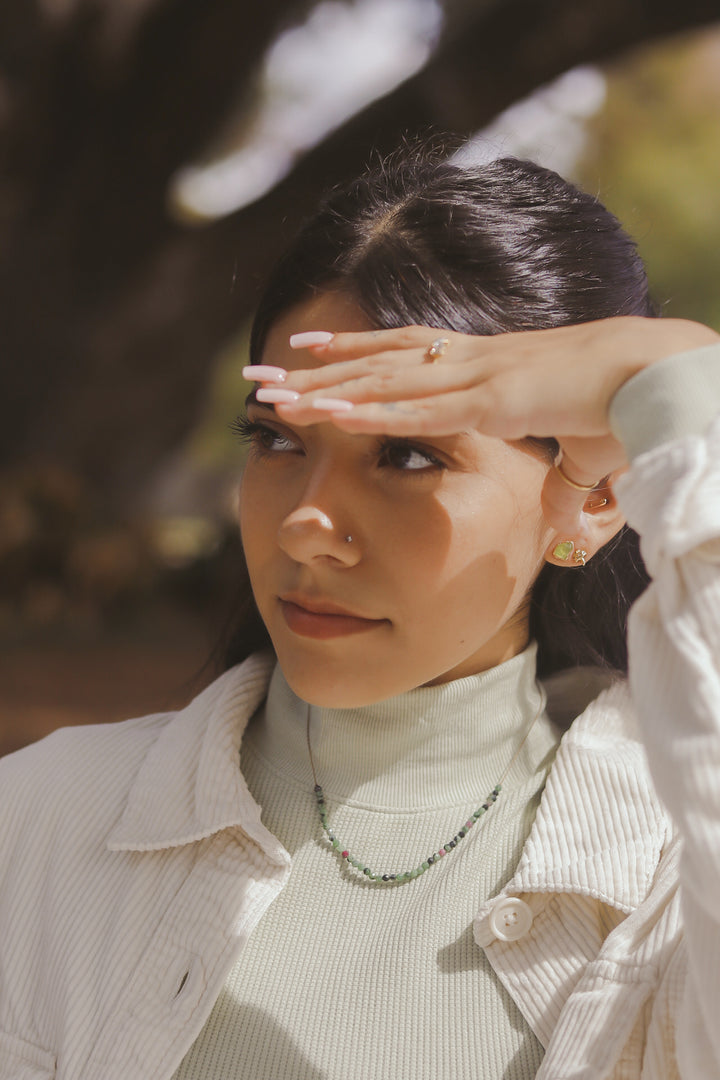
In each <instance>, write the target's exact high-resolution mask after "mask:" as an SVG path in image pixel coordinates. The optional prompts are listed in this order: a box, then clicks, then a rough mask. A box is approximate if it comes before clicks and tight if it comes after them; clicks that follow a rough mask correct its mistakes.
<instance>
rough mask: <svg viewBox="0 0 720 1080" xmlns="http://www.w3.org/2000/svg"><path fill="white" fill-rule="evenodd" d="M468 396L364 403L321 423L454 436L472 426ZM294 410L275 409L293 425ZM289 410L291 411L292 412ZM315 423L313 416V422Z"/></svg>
mask: <svg viewBox="0 0 720 1080" xmlns="http://www.w3.org/2000/svg"><path fill="white" fill-rule="evenodd" d="M471 399H472V393H468V391H462V390H461V391H456V392H450V393H445V394H441V395H439V396H434V397H421V398H415V399H406V400H401V401H386V402H376V401H373V402H368V403H367V404H360V405H356V406H355V407H354V408H353V409H352V410H349V411H346V412H330V413H326V414H325V415H324V416H323V419H326V420H330V421H331V422H332V423H333V424H334V425H335V426H336V427H338V428H340V429H341V430H343V431H347V432H349V433H352V434H367V435H398V436H408V437H412V436H421V435H428V436H430V435H437V436H440V435H454V434H456V433H457V432H461V431H467V430H469V429H470V428H473V427H474V426H475V415H474V412H475V410H474V407H473V404H472V400H471ZM294 409H295V406H294V405H293V406H290V407H288V411H287V412H286V411H285V406H279V410H280V412H281V414H282V415H284V416H287V417H288V419H290V418H291V419H292V421H293V423H294V422H295V414H294ZM290 410H293V411H292V412H291V411H290ZM310 422H317V414H315V416H314V421H310Z"/></svg>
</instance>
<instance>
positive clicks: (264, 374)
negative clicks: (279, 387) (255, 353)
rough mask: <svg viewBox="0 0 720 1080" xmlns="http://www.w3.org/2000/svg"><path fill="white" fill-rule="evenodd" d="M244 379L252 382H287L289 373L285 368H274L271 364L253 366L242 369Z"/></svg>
mask: <svg viewBox="0 0 720 1080" xmlns="http://www.w3.org/2000/svg"><path fill="white" fill-rule="evenodd" d="M242 375H243V379H249V380H250V381H251V382H285V380H286V378H287V371H286V370H285V368H281V367H272V366H271V365H270V364H251V365H250V366H249V367H244V368H243V369H242Z"/></svg>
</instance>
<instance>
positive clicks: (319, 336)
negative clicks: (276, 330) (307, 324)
mask: <svg viewBox="0 0 720 1080" xmlns="http://www.w3.org/2000/svg"><path fill="white" fill-rule="evenodd" d="M334 337H335V335H334V334H330V333H328V331H327V330H307V331H306V332H305V333H304V334H291V335H290V348H291V349H307V347H308V346H309V345H327V343H328V342H329V341H332V339H333V338H334Z"/></svg>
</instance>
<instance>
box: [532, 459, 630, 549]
mask: <svg viewBox="0 0 720 1080" xmlns="http://www.w3.org/2000/svg"><path fill="white" fill-rule="evenodd" d="M623 472H625V469H618V470H617V471H616V472H614V473H611V474H610V475H609V476H606V477H604V478H603V479H602V480H601V481H600V483H599V484H598V485H597V486H596V487H594V488H593V490H592V491H590V492H587V493H586V492H582V493H580V492H578V493H577V494H576V496H575V498H576V503H577V506H576V508H573V510H574V512H573V511H571V510H570V508H569V507H568V506H567V503H566V506H565V507H564V513H563V518H564V524H567V531H564V532H563V533H562V534H561V533H560V531H555V533H554V536H553V539H552V540H551V542H550V544H549V545H548V547H547V549H546V552H545V560H546V562H549V563H551V564H552V565H553V566H566V567H580V566H584V565H585V564H586V563H587V562H589V560H590V559H591V558H593V556H594V555H597V553H598V551H600V549H601V548H602V547H604V546H605V544H607V543H608V541H609V540H611V539H612V538H613V536H615V535H616V534H617V533H618V532H620V529H621V528H622V527H623V525H624V524H625V516H624V514H623V513H622V511H621V509H620V507H619V506H618V502H617V499H616V498H615V492H614V484H615V483H616V481H617V480H618V479H619V477H620V476H621V475H622V473H623ZM573 494H575V493H573V492H570V495H571V496H572V495H573Z"/></svg>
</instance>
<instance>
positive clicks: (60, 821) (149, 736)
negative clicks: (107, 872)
mask: <svg viewBox="0 0 720 1080" xmlns="http://www.w3.org/2000/svg"><path fill="white" fill-rule="evenodd" d="M174 717H175V713H158V714H155V715H151V716H144V717H140V718H137V719H133V720H126V721H122V722H120V723H114V724H95V725H89V726H82V727H73V728H61V729H60V730H58V731H55V732H53V734H52V735H48V736H47V738H45V739H42V740H41V741H40V742H37V743H34V744H33V745H31V746H28V747H25V749H23V750H18V751H17V752H16V753H14V754H10V755H8V756H7V757H5V758H3V759H2V760H0V821H1V822H2V832H3V841H2V852H3V854H4V856H5V857H7V856H8V854H9V853H10V852H11V851H12V850H13V849H20V850H21V851H23V852H24V853H25V854H26V855H27V854H29V851H30V850H32V849H33V848H35V847H42V848H50V847H53V846H55V845H56V844H57V842H58V840H59V839H60V838H61V837H64V838H70V837H72V836H73V835H74V836H79V835H81V833H82V834H83V835H87V834H88V833H89V832H90V831H92V830H93V829H98V828H100V829H102V828H104V829H109V828H110V827H111V825H112V823H113V821H114V820H115V818H116V817H117V815H118V814H119V812H120V811H121V809H122V807H123V806H124V803H125V799H126V797H127V792H128V790H129V787H130V785H131V784H132V782H133V780H134V778H135V776H136V775H137V772H138V770H139V768H140V765H141V764H142V761H143V760H144V758H145V756H146V754H147V752H148V750H149V748H150V747H151V746H152V745H153V743H154V742H155V741H156V740H157V738H158V735H159V733H160V732H161V731H162V730H163V729H164V728H165V727H166V726H167V725H168V724H170V723H171V722H172V720H173V719H174ZM79 824H80V825H81V826H82V828H81V830H80V829H78V828H77V826H78V825H79Z"/></svg>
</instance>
